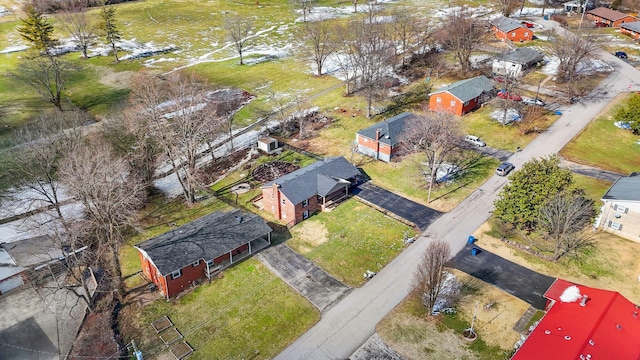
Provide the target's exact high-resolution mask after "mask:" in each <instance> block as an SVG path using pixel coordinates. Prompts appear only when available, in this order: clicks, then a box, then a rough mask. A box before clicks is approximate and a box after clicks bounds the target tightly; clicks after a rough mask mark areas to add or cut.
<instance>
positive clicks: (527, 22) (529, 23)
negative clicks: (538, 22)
mask: <svg viewBox="0 0 640 360" xmlns="http://www.w3.org/2000/svg"><path fill="white" fill-rule="evenodd" d="M521 24H522V25H524V26H526V27H527V28H529V29H531V28H532V27H533V26H534V24H533V23H532V22H529V21H523V22H521Z"/></svg>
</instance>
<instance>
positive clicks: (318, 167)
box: [262, 156, 360, 204]
mask: <svg viewBox="0 0 640 360" xmlns="http://www.w3.org/2000/svg"><path fill="white" fill-rule="evenodd" d="M359 174H360V171H358V169H357V168H356V167H355V166H353V165H351V163H349V162H348V161H347V159H345V158H343V157H342V156H339V157H333V158H326V159H324V160H322V161H317V162H315V163H313V164H311V165H309V166H306V167H303V168H301V169H298V170H296V171H294V172H292V173H289V174H287V175H285V176H282V177H279V178H277V179H275V180H273V181H270V182H268V183H266V184H264V185H262V187H263V188H266V187H270V186H273V184H278V185H280V192H281V193H282V194H283V195H284V196H286V197H287V199H289V201H291V202H292V203H293V204H299V203H301V202H302V201H303V200H306V199H309V198H311V197H312V196H314V195H320V196H327V195H329V194H331V193H332V192H333V191H335V190H337V189H338V188H339V187H341V186H343V185H340V184H346V183H345V182H344V181H341V180H347V179H351V178H354V177H356V176H357V175H359ZM332 189H334V190H333V191H332Z"/></svg>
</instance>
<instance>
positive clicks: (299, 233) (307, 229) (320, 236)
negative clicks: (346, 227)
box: [291, 221, 329, 254]
mask: <svg viewBox="0 0 640 360" xmlns="http://www.w3.org/2000/svg"><path fill="white" fill-rule="evenodd" d="M291 231H292V232H293V233H295V236H296V238H299V239H300V242H299V243H297V246H296V250H297V251H299V252H300V253H301V254H307V253H309V252H310V251H311V250H313V249H315V248H316V247H317V246H319V245H322V244H324V243H325V242H327V241H328V240H329V231H328V230H327V228H326V227H325V226H324V224H322V223H321V222H319V221H303V222H302V223H300V224H298V225H296V227H295V228H293V229H292V230H291Z"/></svg>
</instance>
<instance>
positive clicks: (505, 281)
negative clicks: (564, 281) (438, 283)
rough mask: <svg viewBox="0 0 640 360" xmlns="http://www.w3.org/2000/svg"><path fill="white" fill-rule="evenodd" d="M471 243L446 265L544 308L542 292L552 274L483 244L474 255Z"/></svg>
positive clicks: (549, 284) (551, 281) (545, 302)
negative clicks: (500, 254)
mask: <svg viewBox="0 0 640 360" xmlns="http://www.w3.org/2000/svg"><path fill="white" fill-rule="evenodd" d="M473 247H474V246H473V245H467V246H466V247H465V248H464V249H462V251H460V252H459V253H458V254H456V256H454V257H453V259H451V260H450V261H449V266H451V267H453V268H454V269H458V270H460V271H463V272H465V273H467V274H469V275H471V276H473V277H476V278H478V279H480V280H482V281H484V282H486V283H489V284H491V285H494V286H496V287H498V288H499V289H501V290H503V291H505V292H508V293H509V294H511V295H513V296H515V297H517V298H519V299H521V300H524V301H526V302H527V303H529V305H531V306H533V307H535V308H536V309H540V310H544V308H545V307H546V304H547V300H546V299H545V298H543V297H542V295H543V294H544V293H545V291H547V289H548V288H549V286H551V284H552V283H553V281H554V280H555V279H554V278H552V277H549V276H546V275H542V274H540V273H537V272H535V271H533V270H529V269H527V268H526V267H524V266H521V265H518V264H516V263H514V262H511V261H509V260H506V259H503V258H501V257H500V256H498V255H495V254H493V253H491V252H489V251H487V250H484V249H482V248H478V249H479V250H480V252H479V253H478V254H477V255H476V256H473V255H471V248H473Z"/></svg>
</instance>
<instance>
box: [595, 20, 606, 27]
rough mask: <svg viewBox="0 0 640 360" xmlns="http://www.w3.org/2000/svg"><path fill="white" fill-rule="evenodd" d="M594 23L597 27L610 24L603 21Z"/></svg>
mask: <svg viewBox="0 0 640 360" xmlns="http://www.w3.org/2000/svg"><path fill="white" fill-rule="evenodd" d="M594 25H595V26H596V27H609V24H607V23H605V22H602V21H597V22H596V23H595V24H594Z"/></svg>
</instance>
